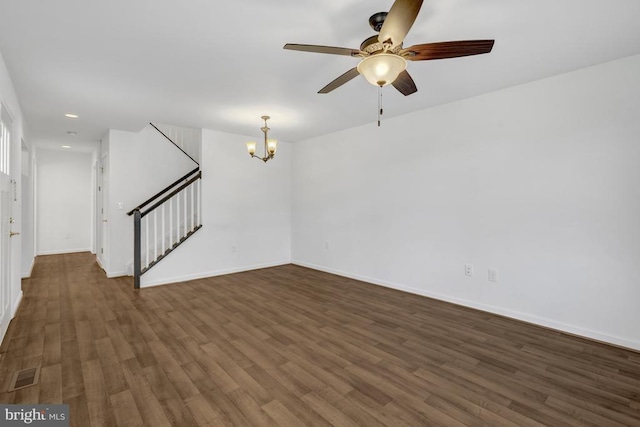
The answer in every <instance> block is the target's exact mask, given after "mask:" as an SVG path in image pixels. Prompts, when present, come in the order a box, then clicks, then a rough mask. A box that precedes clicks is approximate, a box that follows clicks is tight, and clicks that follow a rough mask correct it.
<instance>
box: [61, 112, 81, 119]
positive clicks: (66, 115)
mask: <svg viewBox="0 0 640 427" xmlns="http://www.w3.org/2000/svg"><path fill="white" fill-rule="evenodd" d="M64 116H65V117H68V118H70V119H77V118H78V115H77V114H73V113H67V114H65V115H64Z"/></svg>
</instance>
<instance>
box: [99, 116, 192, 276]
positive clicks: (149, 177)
mask: <svg viewBox="0 0 640 427" xmlns="http://www.w3.org/2000/svg"><path fill="white" fill-rule="evenodd" d="M102 146H103V151H105V152H106V151H108V168H109V170H108V180H109V182H108V185H107V191H108V199H109V200H108V203H107V206H105V209H106V210H107V220H108V224H109V225H108V236H107V240H106V241H107V245H108V247H107V251H108V254H107V257H106V258H107V265H106V266H103V267H104V268H105V270H106V273H107V276H109V277H116V276H123V275H126V274H128V269H129V266H130V264H132V262H133V217H131V216H128V215H127V212H129V211H130V210H131V209H133V208H135V207H136V206H138V205H139V204H140V203H142V202H144V201H145V200H147V199H148V198H149V197H151V196H153V195H154V194H156V193H157V192H159V191H161V190H163V189H164V188H165V187H166V186H168V185H170V184H171V183H173V182H174V181H175V180H177V179H179V178H180V177H181V176H184V175H185V174H186V173H188V172H189V171H191V170H193V169H194V168H195V167H196V166H197V165H196V164H195V163H194V162H193V161H191V160H190V159H189V158H188V157H187V156H185V155H184V154H183V153H182V152H181V151H180V150H179V149H178V148H176V147H175V146H174V145H173V144H171V143H170V142H169V141H167V140H166V139H165V138H164V137H163V136H162V135H160V134H159V133H158V131H156V130H155V129H153V128H151V126H147V127H145V128H144V129H143V130H142V131H141V132H137V133H134V132H123V131H116V130H110V131H109V133H108V135H107V136H106V137H105V138H104V139H103V142H102ZM120 203H121V206H122V208H120V207H119V206H120V205H119V204H120Z"/></svg>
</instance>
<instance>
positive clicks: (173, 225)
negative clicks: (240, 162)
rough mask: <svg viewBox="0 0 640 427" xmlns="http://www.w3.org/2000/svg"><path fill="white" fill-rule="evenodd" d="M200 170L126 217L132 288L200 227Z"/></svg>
mask: <svg viewBox="0 0 640 427" xmlns="http://www.w3.org/2000/svg"><path fill="white" fill-rule="evenodd" d="M201 180H202V172H201V171H200V168H199V167H198V168H195V169H194V170H192V171H191V172H189V173H188V174H187V175H185V176H183V177H181V178H180V179H179V180H177V181H175V182H174V183H172V184H171V185H169V186H168V187H166V188H164V189H163V190H161V191H160V192H158V193H157V194H155V195H154V196H152V197H150V198H149V199H147V200H146V201H145V202H144V203H142V204H140V205H139V206H136V207H135V208H133V209H132V210H131V211H129V212H128V213H127V215H129V216H131V215H133V284H134V288H135V289H139V288H140V277H141V276H142V275H143V274H144V273H146V272H147V271H149V269H150V268H152V267H153V266H155V265H156V264H157V263H158V262H160V261H161V260H162V259H163V258H165V257H166V256H167V255H169V254H170V253H171V252H173V251H174V250H175V249H176V248H177V247H178V246H180V245H181V244H182V243H184V241H185V240H187V239H188V238H189V237H191V236H192V235H193V234H194V233H195V232H196V231H198V230H199V229H200V228H201V227H202V215H201V200H200V193H201Z"/></svg>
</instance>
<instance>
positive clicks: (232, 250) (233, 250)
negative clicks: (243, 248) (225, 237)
mask: <svg viewBox="0 0 640 427" xmlns="http://www.w3.org/2000/svg"><path fill="white" fill-rule="evenodd" d="M231 252H232V253H234V254H235V253H236V252H238V249H237V248H236V245H231Z"/></svg>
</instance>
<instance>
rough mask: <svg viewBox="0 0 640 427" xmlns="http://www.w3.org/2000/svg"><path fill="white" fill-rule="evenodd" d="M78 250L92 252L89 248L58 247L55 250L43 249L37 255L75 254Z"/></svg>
mask: <svg viewBox="0 0 640 427" xmlns="http://www.w3.org/2000/svg"><path fill="white" fill-rule="evenodd" d="M78 252H91V249H89V248H82V249H58V250H55V251H42V252H38V253H37V255H62V254H75V253H78Z"/></svg>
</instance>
